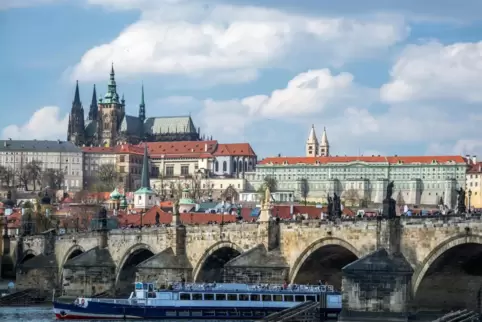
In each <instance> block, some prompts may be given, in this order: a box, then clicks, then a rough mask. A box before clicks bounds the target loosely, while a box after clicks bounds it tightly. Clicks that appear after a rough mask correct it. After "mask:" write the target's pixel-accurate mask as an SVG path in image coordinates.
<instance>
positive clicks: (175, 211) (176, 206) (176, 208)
mask: <svg viewBox="0 0 482 322" xmlns="http://www.w3.org/2000/svg"><path fill="white" fill-rule="evenodd" d="M172 213H173V214H174V215H179V198H176V200H175V201H174V205H173V207H172Z"/></svg>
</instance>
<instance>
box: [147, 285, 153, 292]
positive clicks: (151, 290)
mask: <svg viewBox="0 0 482 322" xmlns="http://www.w3.org/2000/svg"><path fill="white" fill-rule="evenodd" d="M147 289H148V291H149V292H154V285H152V284H148V286H147Z"/></svg>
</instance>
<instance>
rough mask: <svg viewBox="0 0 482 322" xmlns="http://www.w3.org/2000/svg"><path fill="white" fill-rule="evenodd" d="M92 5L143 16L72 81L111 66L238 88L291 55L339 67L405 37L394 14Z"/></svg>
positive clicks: (83, 63) (92, 54) (94, 52)
mask: <svg viewBox="0 0 482 322" xmlns="http://www.w3.org/2000/svg"><path fill="white" fill-rule="evenodd" d="M90 2H91V3H96V4H103V5H105V6H107V7H108V6H109V5H112V3H115V4H117V6H118V7H117V8H123V7H125V8H126V9H127V8H131V9H132V7H133V6H139V9H141V10H142V17H141V19H140V20H139V21H137V22H136V23H134V24H132V25H130V26H128V27H127V28H126V29H125V30H123V31H122V32H121V33H120V34H119V36H118V37H117V38H116V39H114V40H113V41H111V42H110V43H106V44H103V45H100V46H97V47H94V48H92V49H90V50H89V51H87V52H86V53H85V54H84V55H83V57H82V58H81V60H80V62H79V63H78V64H77V65H76V66H75V67H74V68H73V73H72V78H73V79H79V80H94V79H100V78H105V75H106V73H107V72H108V69H109V68H110V62H111V61H113V62H114V63H115V64H116V69H117V70H118V71H119V75H120V76H129V75H136V74H140V73H157V74H182V75H186V76H195V77H199V76H200V75H201V76H206V75H208V76H209V78H211V77H216V76H217V75H219V74H220V75H221V76H218V77H219V78H221V81H222V80H224V79H227V80H228V81H230V82H233V80H236V81H238V82H244V81H250V80H252V79H253V78H254V77H256V76H257V74H256V70H257V69H259V68H264V67H273V66H277V67H284V65H285V64H286V61H287V60H288V57H290V56H296V57H297V58H298V61H299V62H303V59H302V58H301V57H303V55H304V56H306V55H308V53H309V55H311V57H312V59H314V57H323V59H324V61H325V62H327V63H331V64H337V65H341V64H343V63H344V62H346V61H349V60H352V59H356V58H360V57H366V56H367V55H372V54H373V55H376V54H379V52H380V51H381V50H384V49H386V48H387V47H389V46H391V45H394V44H396V43H398V42H400V41H401V40H403V39H405V37H406V36H407V34H408V28H407V26H406V24H405V22H404V20H403V19H402V18H400V17H396V16H376V17H370V19H368V18H366V19H362V18H359V19H355V18H345V17H342V18H341V17H340V18H332V17H311V16H302V15H299V14H290V13H287V12H282V11H279V10H275V9H265V8H259V7H247V6H246V7H242V6H228V5H221V4H218V5H212V6H211V7H206V6H205V5H204V6H203V5H200V4H198V3H197V2H196V3H195V2H186V3H184V2H182V3H174V4H173V3H170V4H166V3H165V2H160V3H158V6H157V7H156V8H155V9H154V8H152V2H151V1H141V0H138V1H134V2H127V1H114V0H90ZM317 60H319V59H317ZM239 71H242V72H241V76H239ZM230 73H234V76H230Z"/></svg>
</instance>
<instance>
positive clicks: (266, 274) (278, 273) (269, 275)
mask: <svg viewBox="0 0 482 322" xmlns="http://www.w3.org/2000/svg"><path fill="white" fill-rule="evenodd" d="M288 275H289V268H288V267H286V268H273V267H226V268H225V269H224V282H225V283H253V284H258V283H269V284H283V282H284V281H286V280H287V279H288Z"/></svg>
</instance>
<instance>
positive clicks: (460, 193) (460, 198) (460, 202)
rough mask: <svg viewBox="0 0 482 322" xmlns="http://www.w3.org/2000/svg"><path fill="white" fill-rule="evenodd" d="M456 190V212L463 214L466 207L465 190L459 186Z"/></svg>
mask: <svg viewBox="0 0 482 322" xmlns="http://www.w3.org/2000/svg"><path fill="white" fill-rule="evenodd" d="M455 191H457V213H458V214H464V213H465V212H466V211H467V207H466V206H465V190H464V189H463V188H460V189H458V190H455Z"/></svg>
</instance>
